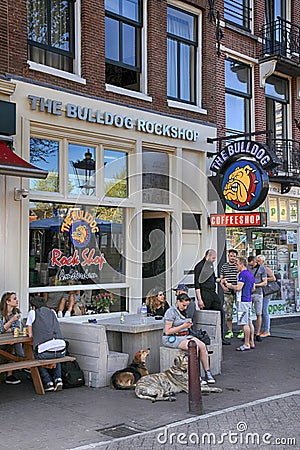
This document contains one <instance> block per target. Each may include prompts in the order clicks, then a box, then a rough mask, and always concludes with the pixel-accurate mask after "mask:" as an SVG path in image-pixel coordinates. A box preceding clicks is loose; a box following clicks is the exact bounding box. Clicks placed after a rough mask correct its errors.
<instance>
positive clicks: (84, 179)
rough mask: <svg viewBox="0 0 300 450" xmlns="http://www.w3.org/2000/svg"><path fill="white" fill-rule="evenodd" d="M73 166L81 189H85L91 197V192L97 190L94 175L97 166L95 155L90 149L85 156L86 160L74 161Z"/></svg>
mask: <svg viewBox="0 0 300 450" xmlns="http://www.w3.org/2000/svg"><path fill="white" fill-rule="evenodd" d="M72 166H73V168H74V172H75V174H76V177H77V180H78V185H79V187H80V189H85V191H86V194H87V195H89V193H90V191H91V190H92V191H94V189H95V179H94V175H95V166H96V163H95V160H94V159H93V155H92V153H91V152H90V150H89V149H88V150H87V152H86V153H85V154H84V158H83V160H82V161H79V160H78V161H77V162H74V161H72ZM91 193H93V192H91Z"/></svg>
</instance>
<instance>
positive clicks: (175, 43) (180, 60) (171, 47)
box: [167, 6, 198, 104]
mask: <svg viewBox="0 0 300 450" xmlns="http://www.w3.org/2000/svg"><path fill="white" fill-rule="evenodd" d="M167 36H168V63H167V66H168V75H167V77H168V88H167V89H168V98H170V99H173V100H177V101H180V102H187V103H193V104H195V103H196V70H197V68H196V59H197V58H196V56H197V47H198V21H197V16H195V15H194V14H191V13H188V12H186V11H182V10H180V9H177V8H174V7H172V6H168V25H167Z"/></svg>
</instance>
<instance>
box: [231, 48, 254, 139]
mask: <svg viewBox="0 0 300 450" xmlns="http://www.w3.org/2000/svg"><path fill="white" fill-rule="evenodd" d="M228 61H233V62H235V63H239V64H243V65H244V66H245V67H246V68H247V69H248V77H249V79H248V82H247V84H248V91H247V92H246V93H245V92H242V91H239V90H238V89H234V88H232V87H227V86H226V70H227V69H226V63H227V62H228ZM252 82H253V75H252V66H251V64H248V63H247V62H244V61H240V60H238V59H235V58H234V57H232V56H226V59H225V117H226V115H227V102H226V94H229V95H232V96H234V97H237V98H239V99H244V111H243V112H244V121H245V129H244V130H237V129H230V128H228V127H227V124H225V126H226V133H230V134H232V132H233V133H234V134H237V133H248V132H250V131H251V126H252V109H251V102H252V98H253V86H252ZM247 114H248V117H249V118H248V119H247Z"/></svg>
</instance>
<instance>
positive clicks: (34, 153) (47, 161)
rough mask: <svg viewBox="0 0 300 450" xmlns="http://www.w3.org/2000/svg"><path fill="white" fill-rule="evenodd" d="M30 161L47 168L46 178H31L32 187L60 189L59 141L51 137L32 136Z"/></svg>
mask: <svg viewBox="0 0 300 450" xmlns="http://www.w3.org/2000/svg"><path fill="white" fill-rule="evenodd" d="M30 162H31V164H33V165H37V166H38V167H39V168H40V169H44V170H47V171H48V172H49V173H48V176H47V178H46V179H45V180H38V179H33V178H31V179H30V189H35V190H37V191H47V192H58V191H59V142H57V141H52V140H50V139H39V138H30Z"/></svg>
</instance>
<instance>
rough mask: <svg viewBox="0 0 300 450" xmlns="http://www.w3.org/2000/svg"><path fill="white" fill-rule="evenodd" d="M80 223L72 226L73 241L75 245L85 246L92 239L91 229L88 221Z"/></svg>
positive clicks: (71, 235)
mask: <svg viewBox="0 0 300 450" xmlns="http://www.w3.org/2000/svg"><path fill="white" fill-rule="evenodd" d="M79 223H80V225H77V226H74V225H73V226H72V232H71V233H70V237H71V241H72V242H73V244H74V245H75V247H84V246H85V245H86V244H87V243H88V242H89V240H90V234H91V232H90V229H89V226H88V225H87V224H86V223H82V222H79Z"/></svg>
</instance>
